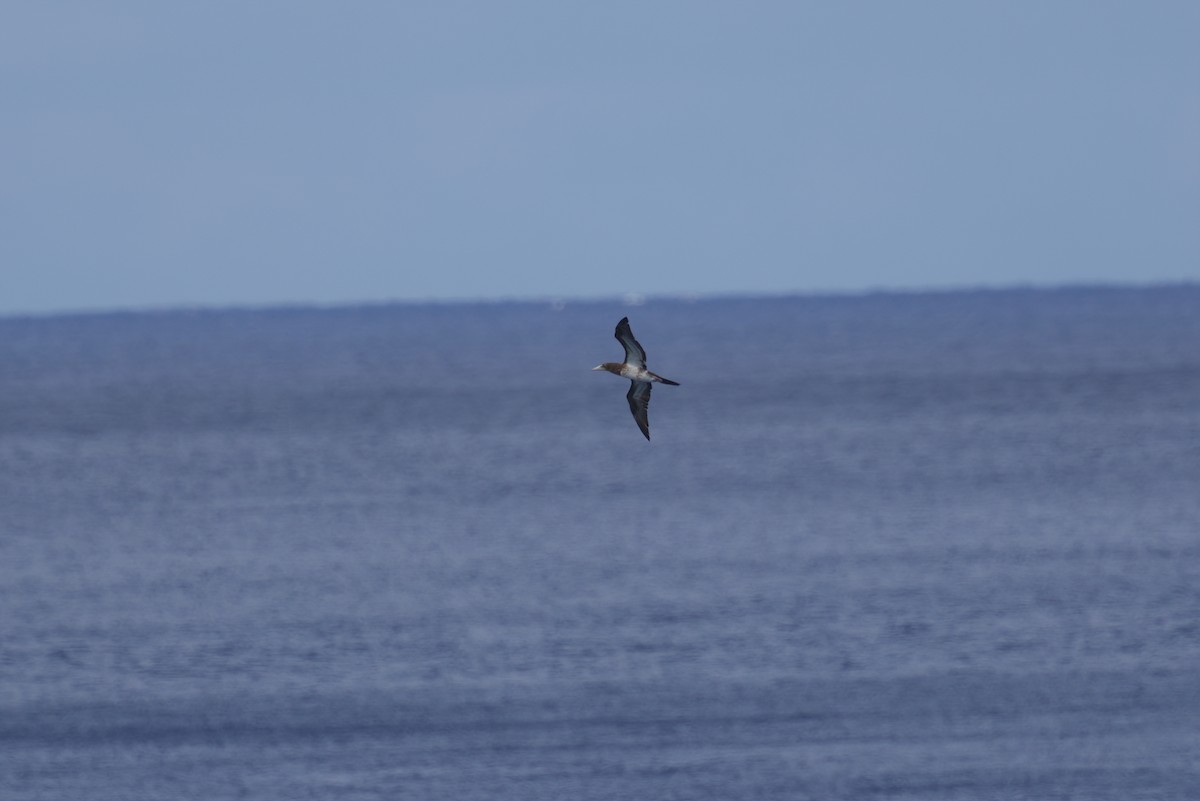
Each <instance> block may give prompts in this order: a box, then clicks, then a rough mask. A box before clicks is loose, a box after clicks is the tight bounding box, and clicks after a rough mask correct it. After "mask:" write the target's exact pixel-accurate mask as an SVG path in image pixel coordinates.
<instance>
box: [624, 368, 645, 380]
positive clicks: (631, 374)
mask: <svg viewBox="0 0 1200 801" xmlns="http://www.w3.org/2000/svg"><path fill="white" fill-rule="evenodd" d="M621 378H628V379H629V380H630V381H649V380H650V376H648V375H646V371H645V370H639V369H638V368H636V367H633V366H632V365H628V364H623V365H621Z"/></svg>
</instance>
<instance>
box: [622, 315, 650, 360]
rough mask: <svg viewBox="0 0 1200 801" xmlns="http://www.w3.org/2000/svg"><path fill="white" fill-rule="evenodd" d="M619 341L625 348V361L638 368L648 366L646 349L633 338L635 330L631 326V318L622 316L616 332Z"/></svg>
mask: <svg viewBox="0 0 1200 801" xmlns="http://www.w3.org/2000/svg"><path fill="white" fill-rule="evenodd" d="M615 336H616V338H617V341H618V342H620V343H621V347H623V348H625V363H626V364H630V365H633V366H634V367H637V368H638V369H642V368H644V367H645V366H646V351H644V350H642V346H641V345H639V344H638V341H637V340H636V339H634V338H633V331H631V330H630V328H629V318H628V317H622V318H621V322H619V323H617V332H616V334H615Z"/></svg>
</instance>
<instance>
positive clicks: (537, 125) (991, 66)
mask: <svg viewBox="0 0 1200 801" xmlns="http://www.w3.org/2000/svg"><path fill="white" fill-rule="evenodd" d="M1198 41H1200V3H1196V2H1194V0H1186V1H1184V2H1153V0H1151V1H1150V2H1133V1H1132V0H1130V1H1129V2H1122V3H1112V2H1104V1H1103V0H1096V1H1088V2H1071V1H1069V0H1061V1H1059V0H1056V1H1055V2H1045V1H1044V0H1038V2H1024V1H1021V0H1017V1H1016V2H1001V3H982V2H913V3H896V2H852V3H840V2H825V3H816V2H784V3H770V2H700V1H696V2H653V3H645V2H638V3H632V2H605V3H581V2H562V1H561V0H558V1H555V2H529V1H528V0H513V1H512V2H506V3H490V2H475V3H459V2H443V1H439V2H365V1H364V2H353V3H335V2H311V1H308V0H288V1H287V2H266V1H265V0H264V1H262V2H240V1H239V2H220V1H217V0H214V2H204V3H162V2H157V1H155V2H99V3H98V2H65V1H64V2H33V1H32V0H30V1H29V2H24V1H23V0H14V2H9V3H4V4H2V5H0V100H2V102H0V115H2V116H0V119H2V122H3V124H2V125H0V314H27V313H47V312H56V311H75V310H106V309H134V308H164V307H180V306H183V307H195V306H228V305H234V306H261V305H273V304H342V303H360V302H368V303H376V302H386V301H393V300H428V299H437V300H459V299H500V298H586V297H615V296H621V295H625V294H627V293H634V294H641V295H649V296H654V295H701V296H702V295H709V294H755V295H757V294H774V293H817V292H860V291H873V290H880V289H900V290H915V289H940V288H958V287H986V286H1013V285H1026V284H1033V285H1062V284H1079V283H1084V284H1096V283H1162V282H1175V281H1197V280H1200V47H1197V46H1196V43H1197V42H1198Z"/></svg>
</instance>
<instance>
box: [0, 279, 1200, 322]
mask: <svg viewBox="0 0 1200 801" xmlns="http://www.w3.org/2000/svg"><path fill="white" fill-rule="evenodd" d="M1182 288H1200V279H1179V280H1160V281H1080V282H1064V283H1054V284H1038V283H1033V282H1028V281H1025V282H1015V283H1011V284H960V285H950V286H880V287H872V288H866V289H813V290H788V291H782V292H754V291H745V292H658V293H644V294H643V293H638V292H619V293H614V294H605V295H563V294H546V295H507V296H499V297H462V298H439V297H424V298H386V299H382V300H339V301H277V302H273V301H268V302H263V303H257V302H247V303H238V302H232V303H191V304H189V303H163V304H150V305H146V306H107V307H106V306H97V307H74V308H71V307H67V308H62V309H50V310H39V311H16V310H12V311H8V310H0V321H9V320H29V319H37V320H44V319H52V318H60V317H108V316H126V315H131V316H136V315H147V316H154V315H168V314H219V313H253V312H268V311H340V310H350V309H366V308H375V309H378V308H386V307H393V306H396V307H401V306H446V307H449V306H501V305H531V306H550V307H551V308H552V309H555V310H562V309H564V308H566V307H567V306H569V305H599V304H608V303H617V304H620V305H622V306H631V307H634V306H642V305H645V304H648V303H664V302H665V303H703V302H708V301H722V300H787V299H804V298H807V299H813V300H819V299H824V298H828V299H834V298H841V299H853V298H867V297H878V296H900V297H905V296H920V295H969V294H988V293H996V294H1004V293H1014V292H1031V293H1038V292H1046V293H1050V292H1063V291H1087V290H1091V291H1122V290H1132V291H1153V290H1164V289H1182Z"/></svg>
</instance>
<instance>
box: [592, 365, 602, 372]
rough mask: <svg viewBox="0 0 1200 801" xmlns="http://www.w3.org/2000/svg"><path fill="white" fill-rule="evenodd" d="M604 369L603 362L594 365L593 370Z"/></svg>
mask: <svg viewBox="0 0 1200 801" xmlns="http://www.w3.org/2000/svg"><path fill="white" fill-rule="evenodd" d="M603 369H604V365H603V364H597V365H596V366H595V367H593V368H592V370H593V371H595V370H603Z"/></svg>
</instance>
